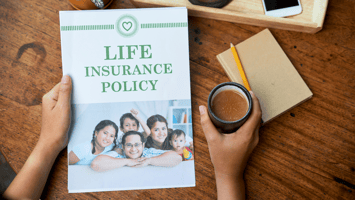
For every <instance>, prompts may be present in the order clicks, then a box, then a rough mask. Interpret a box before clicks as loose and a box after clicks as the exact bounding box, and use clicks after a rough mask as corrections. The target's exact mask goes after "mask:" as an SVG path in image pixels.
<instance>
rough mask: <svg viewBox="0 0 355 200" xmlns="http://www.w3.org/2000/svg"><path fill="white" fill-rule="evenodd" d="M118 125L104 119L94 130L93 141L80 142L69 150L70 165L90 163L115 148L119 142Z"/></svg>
mask: <svg viewBox="0 0 355 200" xmlns="http://www.w3.org/2000/svg"><path fill="white" fill-rule="evenodd" d="M117 135H118V126H117V125H116V124H115V123H114V122H112V121H111V120H102V121H101V122H100V123H98V124H97V125H96V127H95V129H94V131H93V135H92V140H91V142H86V143H82V144H79V145H77V146H75V147H74V148H73V150H71V151H70V152H69V165H74V164H77V165H90V164H91V162H92V161H93V160H94V158H95V157H96V156H98V155H100V154H104V153H106V152H109V151H111V150H113V149H114V148H115V147H116V144H117Z"/></svg>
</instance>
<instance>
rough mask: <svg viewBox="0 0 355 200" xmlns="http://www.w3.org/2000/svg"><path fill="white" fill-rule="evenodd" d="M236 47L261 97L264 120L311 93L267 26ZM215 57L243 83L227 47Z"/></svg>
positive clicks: (233, 79)
mask: <svg viewBox="0 0 355 200" xmlns="http://www.w3.org/2000/svg"><path fill="white" fill-rule="evenodd" d="M236 49H237V52H238V54H239V58H240V61H241V63H242V65H243V68H244V71H245V74H246V76H247V78H248V81H249V84H250V87H251V90H252V91H253V92H254V93H255V95H256V96H257V97H258V99H259V101H260V106H261V110H262V120H263V122H264V124H265V123H267V122H270V121H271V120H272V119H274V118H276V117H277V116H279V115H281V114H283V113H284V112H286V111H288V110H290V109H291V108H293V107H295V106H297V105H299V104H301V103H303V102H304V101H306V100H308V99H310V98H311V97H312V96H313V94H312V92H311V91H310V89H309V88H308V86H307V85H306V83H305V82H304V81H303V79H302V77H301V76H300V75H299V73H298V72H297V70H296V69H295V67H294V66H293V65H292V63H291V61H290V60H289V59H288V58H287V56H286V54H285V53H284V51H283V50H282V49H281V47H280V45H279V44H278V43H277V41H276V40H275V38H274V37H273V35H272V34H271V32H270V31H269V29H265V30H263V31H261V32H259V33H258V34H256V35H254V36H253V37H251V38H249V39H247V40H245V41H243V42H241V43H239V44H238V45H236ZM217 59H218V61H219V62H220V63H221V65H222V67H223V68H224V70H225V72H226V73H227V75H228V77H229V78H230V79H231V81H233V82H237V83H240V84H242V85H244V84H243V80H242V78H241V76H240V74H239V71H238V68H237V64H236V62H235V60H234V57H233V54H232V52H231V50H230V48H229V49H227V50H226V51H224V52H222V53H220V54H218V55H217Z"/></svg>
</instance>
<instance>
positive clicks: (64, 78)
mask: <svg viewBox="0 0 355 200" xmlns="http://www.w3.org/2000/svg"><path fill="white" fill-rule="evenodd" d="M61 82H62V83H64V84H66V83H69V76H68V75H64V76H63V77H62V81H61Z"/></svg>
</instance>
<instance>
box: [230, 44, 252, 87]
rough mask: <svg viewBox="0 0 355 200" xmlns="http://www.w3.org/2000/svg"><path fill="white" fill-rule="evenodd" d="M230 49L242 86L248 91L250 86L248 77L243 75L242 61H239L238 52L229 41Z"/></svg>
mask: <svg viewBox="0 0 355 200" xmlns="http://www.w3.org/2000/svg"><path fill="white" fill-rule="evenodd" d="M231 50H232V53H233V57H234V60H235V62H236V63H237V66H238V70H239V73H240V76H241V77H242V80H243V83H244V86H245V87H246V88H247V90H248V91H250V90H251V88H250V85H249V82H248V79H247V77H246V76H245V72H244V69H243V66H242V63H241V62H240V60H239V56H238V53H237V49H235V47H234V45H233V44H232V43H231Z"/></svg>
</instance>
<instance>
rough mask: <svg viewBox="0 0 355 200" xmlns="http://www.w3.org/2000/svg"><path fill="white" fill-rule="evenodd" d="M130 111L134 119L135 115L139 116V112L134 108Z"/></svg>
mask: <svg viewBox="0 0 355 200" xmlns="http://www.w3.org/2000/svg"><path fill="white" fill-rule="evenodd" d="M130 111H131V113H132V115H133V116H134V117H137V115H138V114H139V111H138V110H136V109H134V108H132V110H130Z"/></svg>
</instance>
